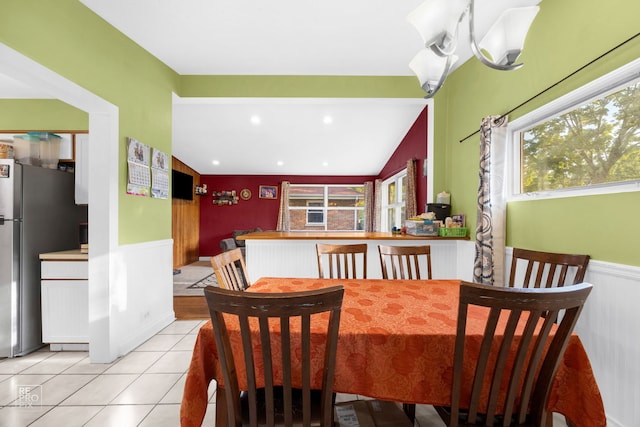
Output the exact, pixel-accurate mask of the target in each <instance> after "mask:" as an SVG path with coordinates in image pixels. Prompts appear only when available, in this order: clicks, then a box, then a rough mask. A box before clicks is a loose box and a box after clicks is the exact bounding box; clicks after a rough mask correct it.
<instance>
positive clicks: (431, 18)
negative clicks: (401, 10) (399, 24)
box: [407, 0, 540, 98]
mask: <svg viewBox="0 0 640 427" xmlns="http://www.w3.org/2000/svg"><path fill="white" fill-rule="evenodd" d="M474 3H475V1H474V0H427V1H425V2H424V3H422V4H421V5H420V6H418V7H417V8H416V9H415V10H413V11H412V12H411V13H409V15H407V21H409V23H411V24H412V25H413V26H414V27H415V28H416V30H418V33H420V36H421V37H422V40H423V42H424V49H422V50H420V51H419V52H418V53H417V54H416V56H415V57H414V58H413V59H412V60H411V62H410V63H409V68H411V70H412V71H413V72H414V73H415V74H416V76H417V77H418V80H419V81H420V86H421V87H422V89H423V90H424V91H425V92H426V93H427V96H426V97H425V98H431V97H432V96H434V95H435V93H436V92H437V91H438V89H440V88H441V87H442V85H443V84H444V81H445V79H446V78H447V75H448V74H449V71H450V70H451V67H452V66H453V64H454V63H455V62H456V60H457V59H458V57H457V56H456V55H454V52H455V50H456V48H457V43H458V28H459V26H460V24H461V22H462V21H463V19H464V18H465V17H467V16H468V23H469V43H470V45H471V50H472V51H473V54H474V55H475V56H476V58H478V60H480V62H482V63H483V64H484V65H486V66H488V67H491V68H493V69H496V70H502V71H507V70H517V69H518V68H520V67H522V65H523V64H521V63H519V64H516V60H517V59H518V57H519V56H520V53H522V49H523V47H524V41H525V38H526V37H527V32H528V31H529V27H530V26H531V24H532V23H533V20H534V18H535V17H536V14H537V13H538V11H539V10H540V8H539V7H538V6H529V7H518V8H512V9H507V10H505V11H504V12H503V13H502V15H500V17H499V18H498V20H497V21H496V22H495V23H494V24H493V25H492V26H491V28H490V29H489V31H488V32H487V34H486V35H485V36H484V38H483V39H482V40H481V41H480V43H478V42H477V41H476V35H475V25H474Z"/></svg>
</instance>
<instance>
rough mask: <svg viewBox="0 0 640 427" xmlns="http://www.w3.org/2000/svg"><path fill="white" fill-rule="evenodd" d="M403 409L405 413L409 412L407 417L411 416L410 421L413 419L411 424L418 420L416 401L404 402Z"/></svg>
mask: <svg viewBox="0 0 640 427" xmlns="http://www.w3.org/2000/svg"><path fill="white" fill-rule="evenodd" d="M402 410H403V411H404V413H405V414H407V417H409V421H411V424H413V423H415V421H416V405H415V403H403V404H402Z"/></svg>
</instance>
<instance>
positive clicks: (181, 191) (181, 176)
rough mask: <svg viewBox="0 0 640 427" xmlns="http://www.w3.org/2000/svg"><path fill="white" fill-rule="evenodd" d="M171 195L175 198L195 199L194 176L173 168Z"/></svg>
mask: <svg viewBox="0 0 640 427" xmlns="http://www.w3.org/2000/svg"><path fill="white" fill-rule="evenodd" d="M171 197H173V198H174V199H184V200H193V176H191V175H189V174H186V173H183V172H180V171H177V170H175V169H172V170H171Z"/></svg>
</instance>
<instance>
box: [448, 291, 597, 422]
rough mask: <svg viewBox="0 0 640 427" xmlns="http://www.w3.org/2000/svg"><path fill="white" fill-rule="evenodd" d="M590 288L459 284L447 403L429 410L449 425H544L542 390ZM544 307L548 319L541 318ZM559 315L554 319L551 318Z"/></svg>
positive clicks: (547, 417) (545, 394)
mask: <svg viewBox="0 0 640 427" xmlns="http://www.w3.org/2000/svg"><path fill="white" fill-rule="evenodd" d="M591 288H592V286H591V285H590V284H588V283H581V284H577V285H574V286H567V287H564V288H542V289H534V288H509V287H496V286H488V285H480V284H475V283H467V282H461V285H460V302H459V307H458V324H457V331H456V341H455V349H454V359H453V381H452V389H451V406H450V407H446V408H444V407H436V410H437V412H438V414H439V415H440V416H441V417H442V419H443V421H444V422H445V423H446V424H447V425H448V426H450V427H457V426H477V425H483V426H493V425H501V426H540V425H544V423H543V420H544V422H547V425H549V424H548V421H550V420H551V414H550V413H547V411H546V404H547V398H548V396H549V391H550V390H551V385H552V382H553V380H554V377H555V374H556V371H557V368H558V365H559V364H560V361H561V358H562V356H563V354H564V351H565V349H566V347H567V343H568V342H569V339H570V337H571V333H572V331H573V329H574V327H575V324H576V322H577V320H578V317H579V315H580V312H581V311H582V307H583V305H584V303H585V301H586V299H587V297H588V296H589V293H590V292H591ZM545 312H547V313H550V314H552V316H547V317H542V313H545ZM559 312H563V313H564V315H563V316H562V320H561V321H560V323H558V324H556V323H554V322H553V320H552V319H551V318H552V317H556V316H557V315H558V313H559ZM480 319H484V320H480Z"/></svg>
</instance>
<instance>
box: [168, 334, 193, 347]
mask: <svg viewBox="0 0 640 427" xmlns="http://www.w3.org/2000/svg"><path fill="white" fill-rule="evenodd" d="M197 338H198V336H197V335H194V334H188V335H185V336H184V337H182V339H181V340H180V341H179V342H178V344H176V345H175V346H174V347H173V348H172V349H171V350H172V351H193V347H194V346H195V344H196V339H197Z"/></svg>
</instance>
